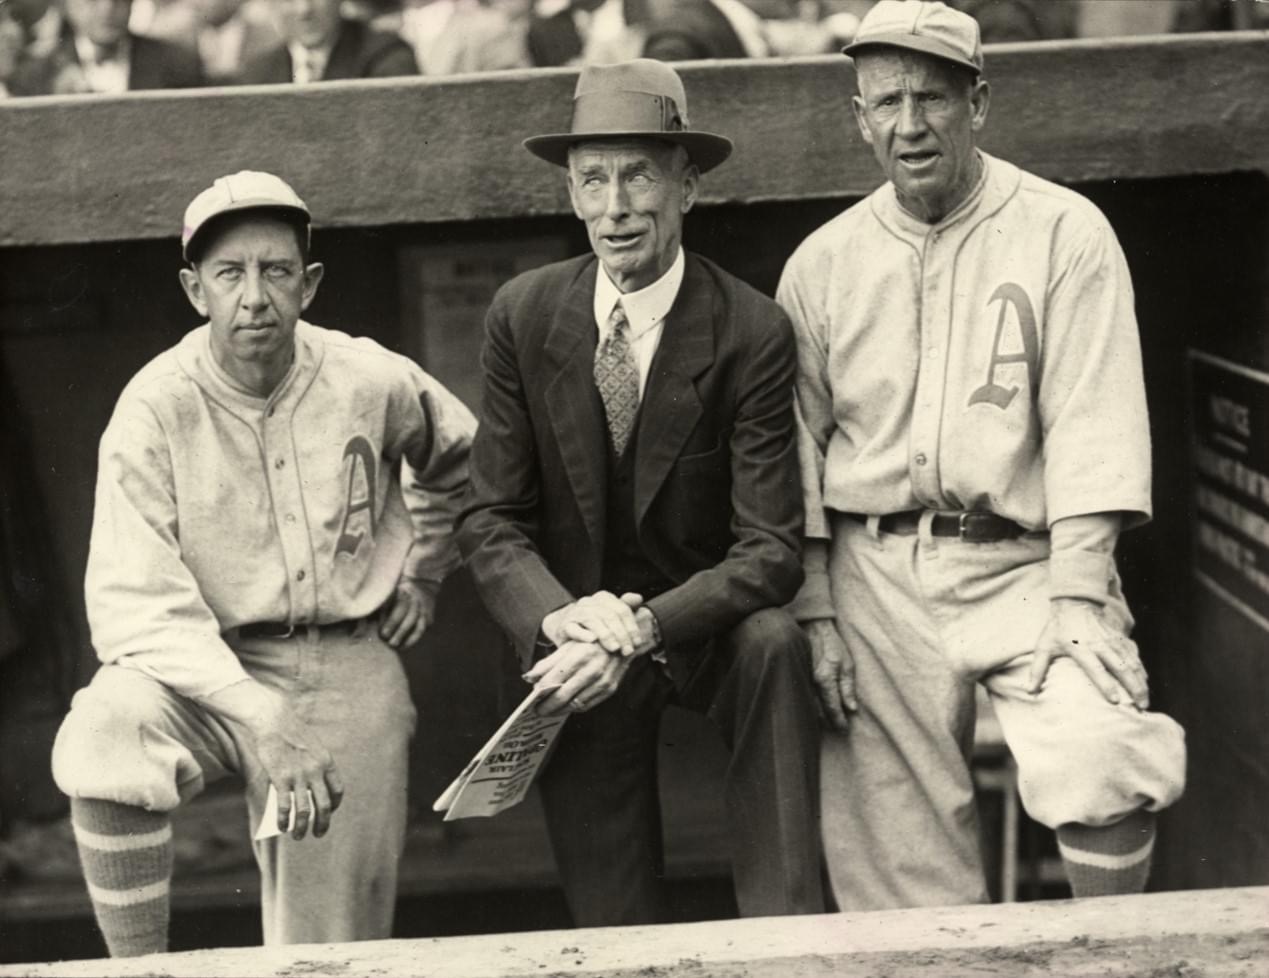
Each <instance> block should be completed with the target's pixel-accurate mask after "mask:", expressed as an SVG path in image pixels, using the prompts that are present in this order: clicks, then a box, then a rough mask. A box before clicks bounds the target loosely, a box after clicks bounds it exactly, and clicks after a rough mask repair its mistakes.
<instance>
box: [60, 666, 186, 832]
mask: <svg viewBox="0 0 1269 978" xmlns="http://www.w3.org/2000/svg"><path fill="white" fill-rule="evenodd" d="M107 670H110V671H109V672H107ZM165 696H171V694H170V693H167V692H166V691H165V690H164V688H163V687H162V686H161V685H160V684H159V683H157V682H155V681H154V680H151V679H149V678H148V677H146V676H143V675H140V674H134V673H132V671H131V670H128V669H124V668H123V667H120V666H104V667H103V668H102V669H101V670H99V671H98V674H97V676H95V677H94V678H93V681H92V683H90V684H89V685H88V686H87V687H85V688H84V689H81V690H80V691H79V692H78V693H76V694H75V698H74V700H73V701H72V703H71V709H70V712H69V713H68V714H67V715H66V717H65V718H64V719H63V720H62V725H61V728H60V729H59V730H58V732H57V738H56V740H55V741H54V743H53V756H52V767H53V780H54V781H55V782H56V784H57V786H58V788H60V789H61V791H62V792H63V793H65V794H66V795H68V796H70V797H72V798H98V799H102V800H105V801H115V802H119V803H120V804H125V805H136V806H138V807H141V808H145V809H146V810H148V811H170V810H171V809H173V808H175V807H176V806H177V805H179V804H180V802H181V800H182V798H183V797H189V796H191V795H193V794H197V792H198V790H199V789H201V784H202V771H201V768H200V767H199V766H198V764H197V763H196V761H195V760H194V757H193V754H192V752H191V751H190V749H189V747H188V746H187V745H185V744H184V743H182V742H181V739H180V737H179V734H178V732H177V731H176V730H174V729H173V725H172V723H171V722H170V718H169V713H168V711H167V710H166V709H165V706H166V704H165V699H164V698H165Z"/></svg>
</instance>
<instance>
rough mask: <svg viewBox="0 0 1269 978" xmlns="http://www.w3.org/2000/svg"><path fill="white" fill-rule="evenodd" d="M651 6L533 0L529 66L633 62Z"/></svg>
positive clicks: (630, 0)
mask: <svg viewBox="0 0 1269 978" xmlns="http://www.w3.org/2000/svg"><path fill="white" fill-rule="evenodd" d="M650 2H651V0H537V3H536V5H535V9H534V12H533V14H532V16H531V17H530V18H529V28H528V46H529V54H530V57H531V58H532V61H533V64H534V65H537V66H538V67H548V66H553V65H577V64H607V63H610V62H613V61H626V60H628V59H630V58H637V57H638V56H639V54H640V52H641V51H642V50H643V40H644V33H643V28H644V25H645V24H646V22H647V21H648V19H649V13H650V11H649V9H648V7H649V4H650ZM671 2H673V0H671Z"/></svg>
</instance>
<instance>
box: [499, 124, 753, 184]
mask: <svg viewBox="0 0 1269 978" xmlns="http://www.w3.org/2000/svg"><path fill="white" fill-rule="evenodd" d="M609 139H655V140H659V141H660V142H664V143H673V144H675V145H677V146H682V147H683V148H684V149H686V150H687V155H688V156H690V157H691V158H692V162H693V163H695V164H696V168H697V169H698V170H700V171H701V172H702V173H706V172H708V171H709V170H712V169H714V167H716V166H718V165H719V164H720V163H722V162H723V161H724V160H726V159H727V157H729V156H731V151H732V142H731V140H730V139H728V138H727V137H726V136H718V135H715V134H714V133H712V132H699V131H697V130H692V129H688V130H683V131H681V132H647V131H641V132H591V133H576V132H566V133H551V134H549V135H545V136H530V137H529V138H528V139H526V140H525V141H524V142H523V144H522V145H523V146H524V148H525V149H527V150H528V151H529V152H530V153H532V154H533V155H534V156H536V157H537V158H538V159H540V160H546V162H548V163H554V164H555V165H556V166H568V148H569V147H570V146H574V145H576V144H577V143H588V142H598V141H601V140H609Z"/></svg>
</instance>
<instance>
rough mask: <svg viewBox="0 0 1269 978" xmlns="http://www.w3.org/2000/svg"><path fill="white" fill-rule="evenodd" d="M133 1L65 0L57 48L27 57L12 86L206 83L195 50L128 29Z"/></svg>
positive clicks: (56, 90)
mask: <svg viewBox="0 0 1269 978" xmlns="http://www.w3.org/2000/svg"><path fill="white" fill-rule="evenodd" d="M131 13H132V0H65V7H64V14H65V19H66V24H65V26H64V28H63V29H62V31H61V34H60V35H59V37H58V40H57V44H56V45H55V47H54V48H53V50H52V51H51V52H50V53H49V54H47V55H45V56H43V57H37V58H27V59H25V60H24V62H23V63H22V64H21V65H19V66H18V68H17V70H16V71H15V72H14V73H13V75H12V77H11V79H10V82H9V89H10V90H11V91H12V92H13V93H14V94H20V95H59V94H72V93H85V92H96V93H101V94H111V95H115V94H120V93H122V92H127V91H135V90H137V89H145V88H190V87H193V86H196V85H200V84H202V70H201V69H200V67H199V64H198V59H197V58H196V57H195V56H194V55H193V53H192V52H189V51H186V50H184V49H183V48H181V47H179V46H178V45H175V44H171V43H168V42H166V41H160V40H157V39H155V38H151V37H142V36H140V35H137V34H133V33H131V32H130V31H129V30H128V18H129V16H130V15H131Z"/></svg>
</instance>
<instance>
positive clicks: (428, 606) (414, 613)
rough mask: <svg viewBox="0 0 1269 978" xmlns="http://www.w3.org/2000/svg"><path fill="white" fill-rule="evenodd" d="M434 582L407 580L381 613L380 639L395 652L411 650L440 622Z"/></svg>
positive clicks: (398, 583) (405, 579) (400, 583)
mask: <svg viewBox="0 0 1269 978" xmlns="http://www.w3.org/2000/svg"><path fill="white" fill-rule="evenodd" d="M437 590H439V585H437V584H435V583H434V582H432V581H416V580H413V579H411V578H408V577H403V578H401V580H399V581H398V582H397V589H396V590H395V591H394V592H393V593H392V597H390V598H388V600H387V601H385V602H384V604H383V607H382V608H380V609H379V637H380V638H381V639H383V640H384V641H385V642H387V643H388V644H389V645H391V646H392V647H393V648H394V649H404V648H409V647H410V646H411V645H413V644H414V643H415V642H417V641H418V640H419V639H421V638H422V637H423V633H424V632H425V631H427V627H428V626H429V625H431V624H432V622H433V621H434V620H435V619H436V592H437Z"/></svg>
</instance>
